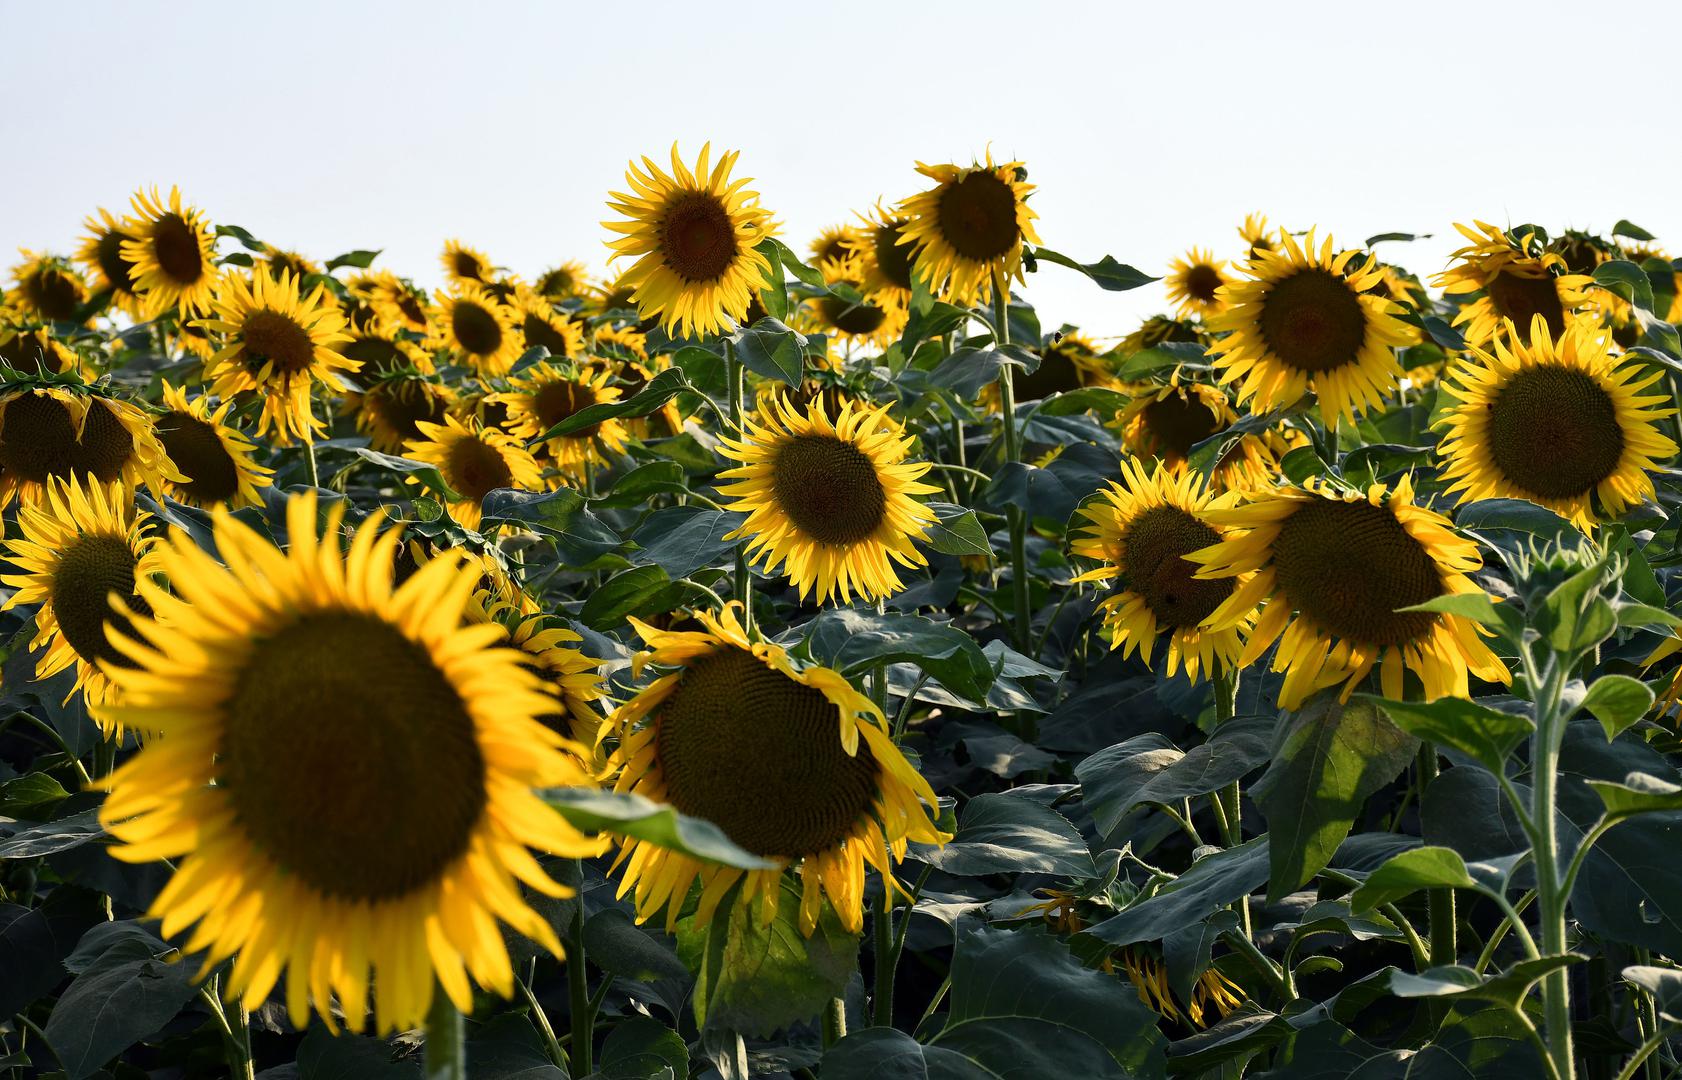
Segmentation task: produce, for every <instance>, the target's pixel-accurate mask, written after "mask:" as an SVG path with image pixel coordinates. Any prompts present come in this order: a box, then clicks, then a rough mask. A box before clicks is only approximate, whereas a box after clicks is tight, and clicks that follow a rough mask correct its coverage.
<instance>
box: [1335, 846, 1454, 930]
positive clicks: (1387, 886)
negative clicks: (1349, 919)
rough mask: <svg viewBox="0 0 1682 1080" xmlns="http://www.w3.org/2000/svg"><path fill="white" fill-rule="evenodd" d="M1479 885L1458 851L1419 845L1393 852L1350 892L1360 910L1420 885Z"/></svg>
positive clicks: (1353, 905) (1351, 904)
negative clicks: (1397, 853) (1398, 852)
mask: <svg viewBox="0 0 1682 1080" xmlns="http://www.w3.org/2000/svg"><path fill="white" fill-rule="evenodd" d="M1477 887H1478V883H1477V882H1476V881H1474V880H1473V879H1472V875H1471V874H1470V873H1469V872H1468V871H1467V870H1466V862H1465V860H1464V859H1462V858H1461V857H1460V854H1459V853H1458V852H1456V851H1454V850H1452V849H1451V848H1445V847H1417V848H1412V849H1410V850H1408V851H1404V852H1402V853H1401V854H1399V855H1394V856H1392V857H1391V858H1390V859H1388V860H1386V861H1385V863H1384V865H1382V866H1380V867H1379V868H1378V869H1377V870H1374V871H1373V872H1372V873H1371V874H1368V875H1367V880H1365V881H1363V882H1362V883H1361V885H1360V887H1359V888H1357V889H1356V890H1355V891H1354V893H1353V894H1351V895H1350V897H1349V907H1350V910H1352V911H1354V912H1356V913H1357V914H1359V913H1361V912H1365V911H1371V910H1372V909H1373V908H1375V907H1378V906H1379V905H1380V904H1389V903H1393V902H1394V901H1396V900H1400V899H1401V898H1402V897H1404V896H1407V895H1409V894H1411V893H1415V892H1418V891H1419V890H1420V889H1436V888H1450V889H1475V888H1477Z"/></svg>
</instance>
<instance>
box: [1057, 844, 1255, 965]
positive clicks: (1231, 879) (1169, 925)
mask: <svg viewBox="0 0 1682 1080" xmlns="http://www.w3.org/2000/svg"><path fill="white" fill-rule="evenodd" d="M1267 876H1268V854H1267V837H1266V836H1257V837H1253V838H1252V839H1249V840H1246V841H1244V842H1243V843H1242V844H1239V845H1238V846H1237V847H1230V848H1227V849H1225V850H1224V851H1216V852H1213V853H1211V854H1208V855H1204V856H1203V857H1202V858H1200V859H1198V860H1197V861H1196V862H1194V863H1192V864H1191V869H1189V870H1187V871H1186V872H1185V873H1183V874H1181V875H1180V876H1179V877H1177V878H1175V879H1174V880H1173V881H1170V882H1169V883H1168V884H1166V885H1164V886H1163V887H1162V888H1161V889H1159V890H1157V892H1156V894H1155V895H1154V896H1152V897H1150V898H1149V899H1147V900H1141V901H1139V902H1138V903H1136V904H1134V905H1133V906H1132V907H1129V908H1127V909H1126V910H1124V911H1122V912H1121V913H1120V914H1119V915H1114V916H1112V917H1110V918H1108V919H1106V920H1104V921H1103V922H1101V923H1099V924H1097V925H1096V926H1093V927H1091V928H1090V929H1088V930H1087V931H1085V933H1086V934H1087V935H1089V936H1091V937H1094V938H1097V939H1098V940H1099V941H1104V942H1108V943H1109V944H1111V945H1132V944H1134V943H1135V942H1139V941H1160V940H1162V939H1163V938H1165V937H1167V936H1168V935H1169V934H1171V933H1173V932H1175V931H1176V930H1183V929H1185V928H1186V927H1188V926H1191V925H1192V924H1194V923H1196V922H1199V921H1200V920H1202V919H1206V918H1208V917H1209V916H1210V915H1212V914H1214V913H1215V912H1217V911H1219V910H1221V909H1222V908H1224V907H1226V906H1227V905H1228V904H1231V903H1235V902H1236V901H1237V900H1238V899H1239V897H1243V896H1248V895H1250V894H1251V893H1252V892H1254V891H1255V890H1256V889H1257V888H1259V887H1260V886H1261V884H1262V883H1263V882H1265V881H1266V880H1267Z"/></svg>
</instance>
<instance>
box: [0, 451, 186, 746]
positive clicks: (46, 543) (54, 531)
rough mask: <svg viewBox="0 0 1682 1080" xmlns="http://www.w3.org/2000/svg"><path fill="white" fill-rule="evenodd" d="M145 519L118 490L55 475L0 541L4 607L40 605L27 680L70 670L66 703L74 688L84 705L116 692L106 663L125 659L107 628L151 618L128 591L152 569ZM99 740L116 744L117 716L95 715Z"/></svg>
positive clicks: (128, 627)
mask: <svg viewBox="0 0 1682 1080" xmlns="http://www.w3.org/2000/svg"><path fill="white" fill-rule="evenodd" d="M149 520H150V517H149V515H147V514H146V513H144V512H139V511H136V510H135V508H134V505H133V500H132V499H131V498H130V494H129V492H128V491H126V490H125V489H124V488H123V485H122V484H120V483H118V484H111V485H109V486H106V485H105V484H100V483H90V484H88V485H87V486H86V487H83V486H82V483H81V481H80V480H79V479H77V478H75V477H72V478H71V479H70V480H68V481H67V480H62V479H59V478H58V477H54V478H53V479H52V481H51V483H50V484H49V485H48V486H47V492H46V497H45V498H43V499H42V500H40V501H39V502H37V503H33V504H26V505H24V506H23V507H22V508H21V509H20V510H19V511H18V528H19V529H20V530H21V531H22V535H21V536H18V537H15V538H13V539H11V540H8V541H6V545H5V546H6V556H7V558H9V559H10V560H11V562H12V563H13V565H15V566H16V567H17V568H18V569H19V570H20V571H21V573H17V574H8V575H5V576H4V577H0V582H3V583H4V584H5V585H7V586H8V587H9V588H12V589H16V590H17V591H16V592H14V593H13V594H12V596H11V599H9V600H7V601H6V604H5V609H7V610H9V609H11V608H14V607H17V606H19V605H23V604H39V605H40V608H39V610H37V611H36V613H35V637H34V640H32V641H30V643H29V648H30V650H31V651H36V650H39V651H40V657H39V659H37V660H36V661H35V678H36V679H47V678H51V677H52V676H54V675H56V674H58V673H59V672H61V671H63V670H64V669H65V668H68V667H70V666H71V665H72V664H74V665H75V666H76V683H75V685H74V686H73V687H72V688H71V690H70V693H69V694H66V695H65V699H64V700H66V701H69V700H70V698H71V696H72V695H74V694H75V693H76V691H78V690H80V691H82V693H83V695H84V698H85V700H86V701H87V702H88V703H89V704H90V705H102V704H105V703H106V702H109V701H111V700H113V699H114V698H115V697H116V695H117V688H116V687H115V686H114V685H113V684H112V682H111V680H110V678H109V677H108V672H109V668H110V667H111V666H118V667H121V666H125V665H126V664H127V660H126V658H125V657H123V656H122V655H121V654H120V653H118V652H117V651H116V649H114V648H113V647H112V642H111V640H110V639H109V638H108V636H107V633H106V627H107V625H109V626H110V627H111V628H112V629H115V630H117V631H118V632H119V633H123V634H133V633H134V624H133V622H131V621H130V616H134V617H137V618H138V617H143V616H146V615H148V614H150V610H149V609H148V607H147V605H146V602H145V601H143V600H140V599H137V598H136V596H135V585H136V583H137V582H140V581H144V580H146V579H148V578H150V577H151V576H152V575H154V574H157V573H159V572H160V570H161V566H160V564H159V562H158V557H157V554H156V552H155V551H154V550H153V544H154V540H153V539H152V538H151V537H148V536H147V535H146V523H147V522H148V521H149ZM113 593H115V594H116V595H118V596H120V597H123V598H124V599H125V600H126V601H127V603H128V610H127V612H126V613H123V612H118V611H115V610H113V608H112V606H111V603H110V597H111V595H112V594H113ZM99 720H100V726H101V728H102V729H103V730H104V731H105V733H106V734H107V735H112V736H115V737H116V738H118V739H121V738H122V731H123V725H122V721H121V718H110V717H105V716H99Z"/></svg>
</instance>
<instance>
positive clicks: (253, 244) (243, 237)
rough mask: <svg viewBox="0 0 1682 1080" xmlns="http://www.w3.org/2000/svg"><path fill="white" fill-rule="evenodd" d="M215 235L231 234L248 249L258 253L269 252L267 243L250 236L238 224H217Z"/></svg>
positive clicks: (264, 253)
mask: <svg viewBox="0 0 1682 1080" xmlns="http://www.w3.org/2000/svg"><path fill="white" fill-rule="evenodd" d="M216 235H217V236H218V237H223V236H231V237H233V238H234V239H236V240H238V241H239V242H240V243H241V244H244V245H245V248H246V250H248V251H255V252H257V253H258V254H260V255H267V254H268V253H269V245H267V244H265V243H263V242H262V241H261V240H259V239H257V238H256V237H255V236H252V235H251V233H250V231H249V230H246V229H242V228H240V227H239V226H238V225H218V226H216Z"/></svg>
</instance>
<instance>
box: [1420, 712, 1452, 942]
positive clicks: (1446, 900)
mask: <svg viewBox="0 0 1682 1080" xmlns="http://www.w3.org/2000/svg"><path fill="white" fill-rule="evenodd" d="M1416 769H1417V771H1418V774H1419V804H1420V806H1421V807H1422V808H1423V806H1424V805H1425V789H1426V788H1428V787H1430V786H1431V784H1432V782H1433V781H1435V780H1436V779H1437V771H1438V765H1437V747H1436V745H1435V744H1434V743H1432V742H1431V741H1430V740H1424V741H1422V742H1420V744H1419V757H1418V764H1417V766H1416ZM1426 898H1427V901H1428V903H1429V905H1430V914H1431V963H1432V964H1434V965H1438V966H1447V965H1449V964H1453V963H1454V962H1455V959H1456V958H1457V957H1458V956H1459V954H1460V947H1459V942H1458V941H1457V940H1456V937H1457V933H1456V926H1455V923H1456V915H1455V911H1454V890H1453V889H1431V890H1429V891H1428V892H1427V893H1426Z"/></svg>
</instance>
